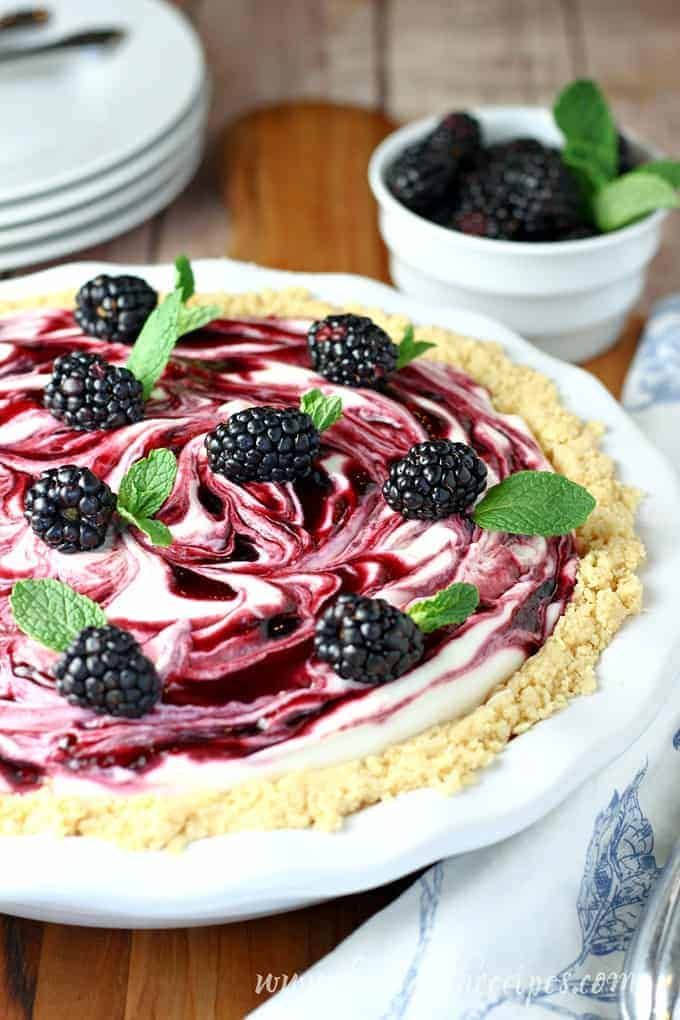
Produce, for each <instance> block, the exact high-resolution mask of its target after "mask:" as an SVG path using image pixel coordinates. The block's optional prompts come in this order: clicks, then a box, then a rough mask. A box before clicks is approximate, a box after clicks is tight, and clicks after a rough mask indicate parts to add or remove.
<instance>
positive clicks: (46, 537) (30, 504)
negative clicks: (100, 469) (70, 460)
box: [24, 464, 116, 553]
mask: <svg viewBox="0 0 680 1020" xmlns="http://www.w3.org/2000/svg"><path fill="white" fill-rule="evenodd" d="M115 509H116V497H115V495H114V494H113V492H112V491H111V489H110V488H109V487H108V485H107V484H106V482H104V481H102V479H101V478H98V477H97V476H96V475H95V474H94V473H93V472H92V471H90V469H89V468H86V467H76V466H75V465H73V464H67V465H65V466H64V467H59V468H50V469H49V470H48V471H43V473H42V474H41V475H40V477H39V478H38V479H37V481H35V482H34V483H33V485H31V487H30V489H29V490H28V492H27V493H26V498H25V500H24V516H25V517H26V520H27V521H28V523H29V524H30V525H31V528H32V529H33V531H34V532H35V534H36V535H37V536H38V538H40V539H42V541H43V542H45V543H46V545H48V546H50V547H51V548H53V549H57V550H58V551H59V552H61V553H76V552H90V551H91V550H92V549H98V548H99V546H101V545H103V544H104V542H105V541H106V533H107V530H108V527H109V524H110V522H111V518H112V516H113V512H114V510H115Z"/></svg>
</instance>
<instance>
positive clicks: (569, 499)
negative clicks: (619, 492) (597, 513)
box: [472, 471, 595, 537]
mask: <svg viewBox="0 0 680 1020" xmlns="http://www.w3.org/2000/svg"><path fill="white" fill-rule="evenodd" d="M594 507H595V500H594V498H593V497H592V496H591V495H590V493H589V492H588V490H587V489H584V488H583V487H582V486H581V485H577V484H576V482H571V481H570V480H569V479H568V478H565V477H564V475H557V474H553V472H552V471H518V472H517V473H516V474H514V475H509V476H508V477H507V478H506V479H504V480H503V481H502V482H500V483H499V484H498V485H493V486H492V487H491V488H490V489H487V492H486V495H485V496H484V499H483V500H482V501H481V502H480V503H478V504H477V506H476V507H475V509H474V511H473V514H472V519H473V520H474V521H475V523H476V524H478V525H479V527H480V528H484V529H485V531H507V532H509V533H510V534H511V535H545V536H546V537H547V536H550V535H566V534H568V533H569V532H570V531H573V529H574V528H578V527H580V525H581V524H583V523H584V522H585V521H586V520H587V518H588V517H589V515H590V513H591V512H592V510H593V509H594Z"/></svg>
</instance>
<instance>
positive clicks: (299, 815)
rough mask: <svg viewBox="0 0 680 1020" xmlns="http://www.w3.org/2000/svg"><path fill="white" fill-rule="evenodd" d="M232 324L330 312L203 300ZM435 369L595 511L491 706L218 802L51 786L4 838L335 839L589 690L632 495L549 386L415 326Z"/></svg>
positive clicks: (153, 844)
mask: <svg viewBox="0 0 680 1020" xmlns="http://www.w3.org/2000/svg"><path fill="white" fill-rule="evenodd" d="M73 297H74V295H73V292H71V291H69V292H64V293H59V294H48V295H41V296H36V297H33V298H24V299H19V300H13V301H10V300H4V301H0V315H6V314H9V313H11V312H14V311H19V310H25V309H29V308H38V307H52V308H70V307H73ZM193 300H194V301H199V302H201V303H204V302H207V301H209V302H211V303H215V304H218V305H219V306H220V307H221V309H222V310H223V313H224V314H225V315H228V316H233V317H236V316H239V315H245V316H250V315H252V316H263V315H279V316H287V317H298V316H299V317H313V318H319V317H322V316H324V315H327V314H329V313H330V312H331V311H335V310H337V309H336V308H334V307H333V306H331V305H329V304H327V303H325V302H323V301H319V300H316V299H314V298H313V297H311V296H310V294H309V293H308V292H307V291H305V290H302V289H297V288H292V289H288V290H282V291H272V290H266V291H260V292H257V293H252V294H235V295H230V294H225V293H216V294H202V295H199V296H197V297H196V298H194V299H193ZM345 310H347V311H361V312H364V314H366V313H367V314H370V315H371V317H372V318H373V319H374V320H375V321H376V322H378V323H380V325H382V326H383V327H384V328H385V329H386V330H387V331H388V332H389V333H390V334H391V335H392V336H393V337H394V338H395V339H396V340H398V339H399V338H400V337H401V336H402V335H403V330H404V328H405V326H406V324H407V320H406V319H405V318H404V317H402V316H395V315H386V314H385V313H384V312H383V311H380V310H376V309H369V310H368V311H367V310H366V309H365V308H359V307H358V306H357V307H352V306H346V308H345ZM415 333H416V337H417V338H418V339H421V340H430V341H433V342H435V343H436V345H437V346H436V348H435V350H434V351H433V352H432V356H433V357H435V358H436V359H437V360H440V361H445V362H447V363H449V364H451V365H454V366H455V367H457V368H460V369H461V370H462V371H464V372H467V373H468V375H470V376H471V377H472V378H473V379H475V380H476V381H477V382H478V383H480V384H481V385H482V386H484V387H486V389H487V390H488V391H489V392H490V394H491V396H492V399H493V402H494V405H495V406H496V408H497V409H498V410H499V411H502V412H504V413H509V414H517V415H520V416H521V417H522V418H523V419H524V421H525V422H526V423H527V424H528V426H529V427H530V428H531V430H532V431H533V433H534V435H535V437H536V439H537V440H538V442H539V444H540V445H541V447H542V449H543V450H544V452H545V454H546V456H547V457H548V458H549V460H550V461H551V463H552V464H553V465H554V467H555V468H556V470H558V471H560V472H562V473H563V474H565V475H567V476H568V477H569V478H571V479H573V480H574V481H576V482H579V483H580V484H582V485H584V486H586V487H587V488H588V489H589V490H590V491H591V492H592V493H593V495H594V496H595V498H596V499H597V507H596V509H595V510H594V511H593V513H592V515H591V516H590V518H589V520H588V521H587V523H586V524H585V526H584V527H583V528H581V529H580V531H579V533H578V537H579V542H580V551H581V560H580V566H579V574H578V582H577V586H576V590H575V593H574V598H573V599H572V601H571V602H570V604H569V606H568V607H567V610H566V612H565V613H564V615H563V616H562V617H561V618H560V620H559V621H558V624H557V626H556V628H555V630H554V632H553V634H552V635H551V637H550V638H549V639H548V640H547V641H546V643H545V644H544V645H543V647H542V648H541V649H540V650H539V651H538V652H537V653H536V654H535V655H533V656H532V657H531V658H529V659H528V660H527V661H526V662H525V663H524V664H523V666H522V667H521V668H520V669H519V670H517V671H516V672H515V673H514V674H513V675H512V676H511V677H510V678H509V679H508V680H506V681H505V682H504V683H502V684H500V685H499V686H498V687H497V688H496V689H495V690H494V691H493V692H492V694H491V695H490V696H489V697H488V698H487V700H486V701H485V702H484V703H483V704H482V705H480V706H479V707H478V708H476V709H475V710H474V711H472V712H470V713H469V714H468V715H466V716H464V717H463V718H461V719H457V720H453V721H450V722H445V723H441V724H439V725H437V726H433V727H431V728H430V729H428V730H426V731H425V732H423V733H420V734H418V735H417V736H415V737H412V738H410V739H409V740H406V741H404V742H402V743H399V744H395V745H393V746H391V747H388V748H387V749H386V750H385V751H383V752H382V753H380V754H376V755H369V756H368V757H365V758H361V759H357V760H353V761H347V762H343V763H342V764H338V765H333V766H326V767H323V768H318V769H313V770H308V771H303V772H287V773H284V774H282V775H281V776H279V777H277V778H269V779H254V780H246V781H244V782H242V783H240V784H239V785H236V786H234V787H231V788H230V789H227V790H225V791H205V792H200V791H199V792H194V793H191V794H181V795H168V796H161V795H158V794H134V795H127V796H126V795H121V794H116V795H108V794H102V795H96V796H85V795H82V796H81V795H78V796H62V795H59V796H57V795H55V794H54V793H53V792H52V790H51V789H50V787H49V785H46V786H45V787H43V788H41V789H40V790H39V791H37V792H35V793H28V794H20V795H19V794H7V795H3V796H2V797H0V833H2V834H12V835H16V834H28V833H36V832H44V831H50V832H52V833H53V834H57V835H62V836H67V835H81V836H96V837H100V838H105V839H109V840H114V841H115V842H117V843H119V844H121V845H123V846H126V847H128V848H132V849H161V848H167V849H180V848H181V847H183V846H184V845H186V844H187V843H188V842H190V841H192V840H195V839H200V838H203V837H206V836H212V835H217V834H222V833H226V832H233V831H239V830H244V829H264V830H266V829H282V828H306V827H310V826H313V827H316V828H319V829H324V830H333V829H336V828H338V827H339V826H340V825H341V824H342V819H343V818H344V817H345V816H347V815H350V814H352V813H353V812H355V811H358V810H360V809H361V808H364V807H366V806H368V805H370V804H375V803H377V802H379V801H382V800H386V799H389V798H392V797H394V796H396V795H397V794H399V793H404V792H406V791H408V790H415V789H419V788H421V787H434V788H436V789H438V790H440V791H441V792H442V793H445V794H452V793H456V792H458V791H459V790H461V789H463V788H464V787H465V786H466V785H468V784H469V783H471V782H472V781H474V779H475V778H476V775H477V773H478V771H479V770H480V769H482V768H484V767H486V766H487V765H489V764H490V763H491V762H492V761H493V760H494V759H495V758H496V757H497V756H498V755H499V754H501V752H502V751H503V749H504V748H505V747H506V745H507V744H508V742H509V741H510V740H511V739H512V738H513V737H515V736H518V735H519V734H521V733H523V732H524V731H525V730H528V729H529V728H530V727H531V726H533V725H535V724H536V723H537V722H539V721H541V720H542V719H546V718H547V717H548V716H550V715H552V714H553V713H554V712H557V711H558V710H560V709H562V708H564V707H565V706H566V705H567V703H568V702H569V700H570V699H571V698H573V697H575V696H576V695H580V694H589V693H592V692H593V691H594V690H595V689H596V686H597V684H596V675H595V667H596V663H597V660H598V658H599V656H600V653H601V652H602V650H603V649H604V648H605V647H606V646H607V645H608V644H609V642H610V641H611V639H612V637H613V636H614V634H615V633H616V632H617V631H618V629H619V628H620V627H621V625H622V624H623V622H624V621H625V619H626V617H628V616H630V615H632V614H635V613H637V612H639V611H640V605H641V595H642V586H641V583H640V580H639V578H638V576H637V574H636V570H637V568H638V567H639V565H640V564H641V562H642V561H643V559H644V549H643V546H642V544H641V542H640V540H639V539H638V537H637V536H636V534H635V526H634V521H635V510H636V506H637V504H638V502H639V493H638V492H637V491H636V490H634V489H631V488H629V487H626V486H624V485H622V484H621V483H620V482H619V481H618V479H617V477H616V470H615V465H614V463H613V461H612V460H611V459H610V458H609V457H608V456H606V454H604V453H603V452H602V450H601V449H600V439H601V437H602V434H603V431H604V430H603V427H602V426H601V425H599V424H597V423H593V422H584V421H581V420H580V419H579V418H578V417H576V416H575V415H574V414H572V413H571V412H570V411H568V410H567V409H566V408H565V407H564V406H563V405H562V403H561V402H560V399H559V394H558V391H557V388H556V386H555V384H554V383H553V382H552V381H551V380H550V379H548V378H547V377H546V376H544V375H542V374H540V373H538V372H536V371H534V370H533V369H531V368H528V367H526V366H523V365H518V364H515V363H514V362H513V361H511V360H510V359H509V358H508V357H507V356H506V355H505V354H504V353H503V350H502V348H501V347H500V346H499V345H497V344H495V343H489V342H484V341H481V340H474V339H470V338H467V337H464V336H459V335H456V334H453V333H450V332H447V331H446V330H443V329H441V328H439V327H435V326H427V327H426V326H421V327H417V328H416V330H415Z"/></svg>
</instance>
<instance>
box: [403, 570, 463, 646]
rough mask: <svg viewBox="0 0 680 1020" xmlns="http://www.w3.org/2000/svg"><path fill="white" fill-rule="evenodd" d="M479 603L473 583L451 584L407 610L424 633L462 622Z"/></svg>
mask: <svg viewBox="0 0 680 1020" xmlns="http://www.w3.org/2000/svg"><path fill="white" fill-rule="evenodd" d="M478 605H479V592H478V591H477V589H476V588H475V586H474V584H465V583H459V584H452V585H451V586H450V587H449V588H444V589H443V590H442V591H439V592H437V594H436V595H433V596H432V598H429V599H421V600H420V601H419V602H414V603H413V605H411V606H409V608H408V610H407V612H408V615H409V616H410V617H411V619H412V620H413V622H414V623H416V624H417V625H418V626H419V627H420V629H421V630H422V631H423V633H424V634H430V633H431V632H432V631H433V630H438V629H439V628H440V627H448V626H449V625H450V624H452V623H464V622H465V620H467V618H468V616H471V615H472V613H474V611H475V609H476V608H477V606H478Z"/></svg>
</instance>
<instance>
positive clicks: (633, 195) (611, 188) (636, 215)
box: [593, 171, 680, 233]
mask: <svg viewBox="0 0 680 1020" xmlns="http://www.w3.org/2000/svg"><path fill="white" fill-rule="evenodd" d="M679 205H680V198H678V193H677V191H676V189H675V188H674V187H673V185H671V184H669V183H668V181H666V180H664V179H663V177H659V176H658V175H657V174H653V173H638V172H636V171H631V172H630V173H627V174H623V176H622V177H618V178H617V179H616V180H615V181H610V182H609V183H608V184H606V185H605V186H604V187H603V188H601V189H600V190H599V191H598V192H597V194H596V195H595V198H594V199H593V214H594V216H595V222H596V224H597V226H598V227H599V228H600V230H602V231H603V232H604V233H606V232H608V231H610V230H618V229H619V227H625V226H626V224H628V223H633V222H635V220H639V219H640V218H641V217H642V216H646V215H647V214H648V213H651V212H654V211H655V210H656V209H675V208H677V207H678V206H679Z"/></svg>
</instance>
